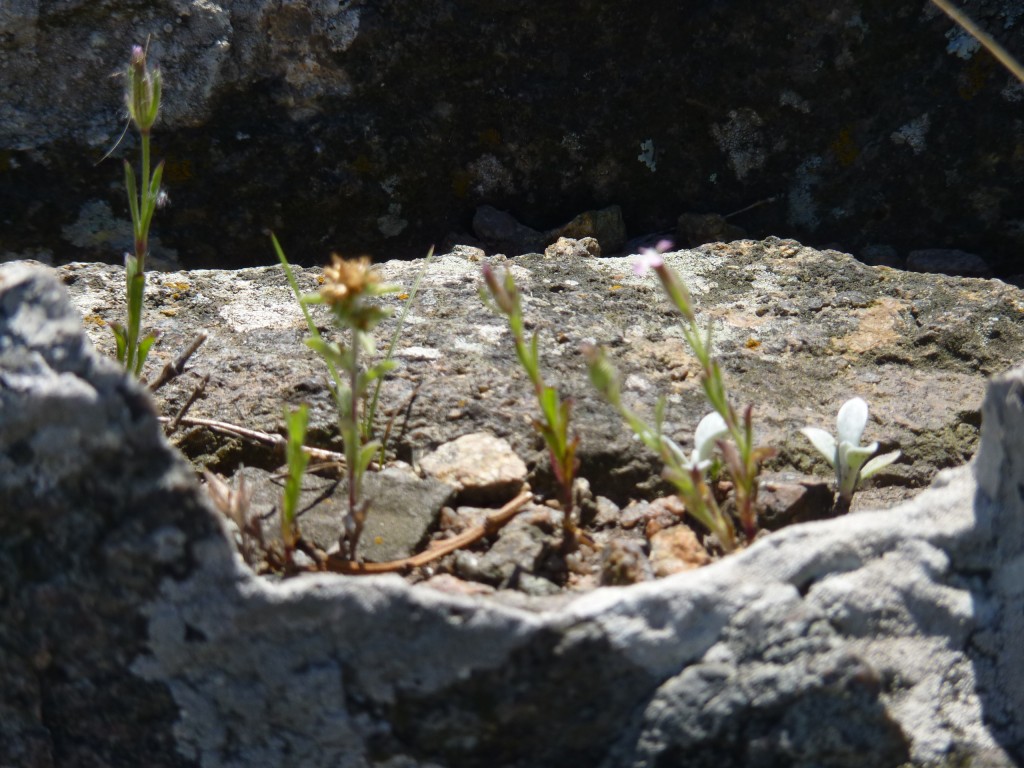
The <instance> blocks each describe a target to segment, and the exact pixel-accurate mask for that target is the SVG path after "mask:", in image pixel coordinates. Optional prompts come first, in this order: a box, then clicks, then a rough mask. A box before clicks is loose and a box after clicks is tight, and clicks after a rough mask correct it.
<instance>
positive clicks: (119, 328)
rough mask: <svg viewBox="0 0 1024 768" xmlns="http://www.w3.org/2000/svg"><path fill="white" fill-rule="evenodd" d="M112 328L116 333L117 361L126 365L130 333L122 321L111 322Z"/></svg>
mask: <svg viewBox="0 0 1024 768" xmlns="http://www.w3.org/2000/svg"><path fill="white" fill-rule="evenodd" d="M110 330H111V331H113V333H114V343H115V344H116V345H117V361H118V362H119V363H121V365H124V363H125V353H126V352H127V351H128V335H127V333H125V329H124V326H123V325H121V324H120V323H111V324H110Z"/></svg>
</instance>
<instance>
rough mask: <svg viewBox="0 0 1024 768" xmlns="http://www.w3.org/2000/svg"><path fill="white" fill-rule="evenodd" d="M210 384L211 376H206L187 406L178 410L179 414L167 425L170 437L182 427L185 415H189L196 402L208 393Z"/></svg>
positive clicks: (196, 387) (190, 396)
mask: <svg viewBox="0 0 1024 768" xmlns="http://www.w3.org/2000/svg"><path fill="white" fill-rule="evenodd" d="M209 383H210V374H206V375H205V376H203V378H201V379H200V380H199V383H198V384H196V386H195V389H193V390H192V394H191V395H189V396H188V400H186V401H185V404H184V405H183V406H181V408H179V409H178V412H177V413H176V414H174V418H172V419H171V422H170V424H168V425H167V429H166V433H167V434H168V435H171V434H173V433H174V432H175V431H177V429H178V427H179V426H180V425H181V420H182V419H183V418H185V414H186V413H188V409H189V408H191V407H192V406H193V405H194V404H195V402H196V400H198V399H199V396H200V395H201V394H203V392H205V391H206V385H207V384H209Z"/></svg>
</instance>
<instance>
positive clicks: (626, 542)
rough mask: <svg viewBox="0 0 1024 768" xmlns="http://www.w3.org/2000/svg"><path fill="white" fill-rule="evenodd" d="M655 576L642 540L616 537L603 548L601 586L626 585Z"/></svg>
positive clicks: (648, 579)
mask: <svg viewBox="0 0 1024 768" xmlns="http://www.w3.org/2000/svg"><path fill="white" fill-rule="evenodd" d="M653 578H654V569H653V568H652V567H651V562H650V560H649V559H648V557H647V553H646V552H645V551H644V545H643V542H642V541H640V540H630V539H615V540H613V541H610V542H608V544H607V545H606V546H605V547H604V548H603V549H602V550H601V573H600V576H599V581H600V584H601V586H603V587H624V586H628V585H630V584H639V583H640V582H641V581H650V580H652V579H653Z"/></svg>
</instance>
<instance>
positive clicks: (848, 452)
mask: <svg viewBox="0 0 1024 768" xmlns="http://www.w3.org/2000/svg"><path fill="white" fill-rule="evenodd" d="M867 423H868V404H867V403H866V402H865V401H864V400H863V399H862V398H859V397H854V398H853V399H851V400H847V401H846V402H845V403H843V407H842V408H840V409H839V415H838V416H837V417H836V437H832V435H830V434H829V433H828V432H826V431H825V430H823V429H818V428H817V427H804V428H803V429H801V430H800V431H801V432H802V433H803V435H804V437H806V438H807V439H808V440H810V441H811V444H812V445H813V446H814V447H815V448H817V449H818V451H819V452H820V453H821V455H822V456H824V457H825V459H826V460H827V461H828V463H829V464H830V465H831V466H832V467H833V468H834V469H835V471H836V490H837V491H838V492H839V504H840V505H841V506H842V507H849V505H850V500H851V499H852V498H853V493H854V491H856V490H857V484H858V483H859V482H860V481H861V480H867V479H868V478H869V477H871V476H872V475H874V474H877V473H878V472H879V471H881V470H882V469H885V468H886V467H887V466H889V465H890V464H892V463H893V462H894V461H896V459H898V458H899V457H900V452H899V451H893V452H891V453H886V454H883V455H882V456H875V458H873V459H871V460H870V461H868V458H869V457H870V456H872V455H873V454H874V453H875V451H877V450H878V443H877V442H874V443H871V445H861V444H860V439H861V436H862V435H863V434H864V427H865V426H867ZM865 462H866V463H865Z"/></svg>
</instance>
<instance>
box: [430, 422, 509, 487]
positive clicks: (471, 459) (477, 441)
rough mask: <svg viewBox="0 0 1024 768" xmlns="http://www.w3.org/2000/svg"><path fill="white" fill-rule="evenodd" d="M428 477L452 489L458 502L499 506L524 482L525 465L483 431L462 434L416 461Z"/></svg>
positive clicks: (501, 441) (499, 441) (498, 441)
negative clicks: (457, 497) (488, 503)
mask: <svg viewBox="0 0 1024 768" xmlns="http://www.w3.org/2000/svg"><path fill="white" fill-rule="evenodd" d="M420 468H421V469H422V470H423V471H424V472H426V473H427V474H428V475H430V476H432V477H434V478H436V479H437V480H439V481H441V482H442V483H446V484H448V485H449V486H450V487H452V488H454V490H455V492H456V493H457V494H458V495H459V498H460V500H461V501H463V502H465V503H467V504H471V503H474V502H481V503H486V502H495V503H498V504H501V503H503V502H505V501H508V500H509V499H511V498H513V497H514V496H516V495H517V494H518V493H519V492H520V491H521V490H522V489H523V484H524V483H525V482H526V465H525V464H523V460H522V459H520V458H519V457H518V456H517V455H516V454H515V453H514V452H513V450H512V448H511V447H510V446H509V444H508V443H507V442H506V441H505V440H502V439H500V438H497V437H495V436H494V435H490V434H487V433H483V432H478V433H473V434H470V435H463V436H462V437H460V438H459V439H457V440H453V441H452V442H450V443H445V444H444V445H442V446H440V447H439V448H438V449H437V450H435V451H434V452H433V453H431V454H429V455H427V456H424V457H423V458H422V459H420Z"/></svg>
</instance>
